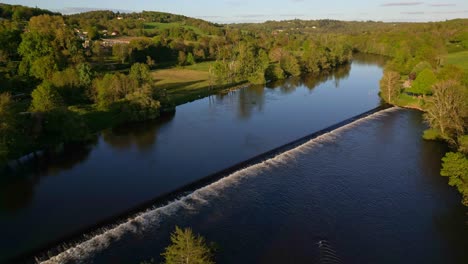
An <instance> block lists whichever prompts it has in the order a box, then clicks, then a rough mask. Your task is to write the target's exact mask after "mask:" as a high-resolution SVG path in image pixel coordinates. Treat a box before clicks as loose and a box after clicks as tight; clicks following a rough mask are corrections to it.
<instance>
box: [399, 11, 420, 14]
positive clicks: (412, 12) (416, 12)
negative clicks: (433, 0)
mask: <svg viewBox="0 0 468 264" xmlns="http://www.w3.org/2000/svg"><path fill="white" fill-rule="evenodd" d="M400 13H401V14H404V15H424V12H420V11H410V12H400Z"/></svg>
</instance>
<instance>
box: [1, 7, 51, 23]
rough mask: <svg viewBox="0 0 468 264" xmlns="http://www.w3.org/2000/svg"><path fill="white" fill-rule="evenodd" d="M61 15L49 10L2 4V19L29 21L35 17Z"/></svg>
mask: <svg viewBox="0 0 468 264" xmlns="http://www.w3.org/2000/svg"><path fill="white" fill-rule="evenodd" d="M44 14H47V15H60V13H54V12H52V11H49V10H45V9H40V8H37V7H27V6H21V5H8V4H2V3H0V18H3V19H12V20H17V21H21V20H26V21H27V20H29V19H30V18H31V17H33V16H39V15H44Z"/></svg>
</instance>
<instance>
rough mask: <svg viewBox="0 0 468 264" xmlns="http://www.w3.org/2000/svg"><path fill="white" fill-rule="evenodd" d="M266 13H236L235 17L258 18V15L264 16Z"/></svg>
mask: <svg viewBox="0 0 468 264" xmlns="http://www.w3.org/2000/svg"><path fill="white" fill-rule="evenodd" d="M266 16H267V15H265V14H241V15H237V16H236V17H241V18H259V17H266Z"/></svg>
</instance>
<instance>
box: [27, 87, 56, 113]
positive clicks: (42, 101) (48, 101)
mask: <svg viewBox="0 0 468 264" xmlns="http://www.w3.org/2000/svg"><path fill="white" fill-rule="evenodd" d="M31 97H32V101H31V107H30V109H31V111H33V112H49V111H52V110H55V109H57V108H59V107H61V106H63V100H62V97H61V96H60V94H59V93H58V91H57V90H56V89H55V88H54V87H52V84H50V83H49V82H43V83H42V84H40V85H39V86H38V87H37V88H36V89H35V90H34V91H33V92H32V94H31Z"/></svg>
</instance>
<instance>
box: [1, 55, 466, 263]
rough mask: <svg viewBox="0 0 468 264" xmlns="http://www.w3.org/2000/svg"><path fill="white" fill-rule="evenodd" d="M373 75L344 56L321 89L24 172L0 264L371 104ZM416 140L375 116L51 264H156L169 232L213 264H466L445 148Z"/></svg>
mask: <svg viewBox="0 0 468 264" xmlns="http://www.w3.org/2000/svg"><path fill="white" fill-rule="evenodd" d="M383 63H384V61H383V59H382V58H380V57H369V56H365V57H364V56H358V57H357V58H356V59H355V60H354V61H353V63H352V64H351V65H348V66H346V67H342V68H340V69H339V70H338V71H336V72H334V73H332V74H330V75H328V76H322V77H305V78H303V79H289V80H287V81H285V82H282V83H272V84H269V85H267V87H263V86H258V87H249V88H243V89H240V90H236V91H232V92H229V93H225V94H219V95H216V96H212V97H208V98H204V99H201V100H197V101H195V102H192V103H188V104H185V105H182V106H179V107H178V108H177V112H176V113H175V114H173V115H170V116H165V117H164V118H162V119H160V120H158V121H155V122H150V123H145V124H139V125H131V126H126V127H121V128H118V129H113V130H109V131H104V132H103V133H102V134H101V135H100V136H99V137H98V138H96V141H95V142H92V143H90V144H87V145H81V146H72V147H67V148H65V150H64V152H63V153H60V154H59V155H56V156H53V155H51V156H48V157H42V158H40V159H39V160H36V161H34V162H32V163H31V164H25V165H24V168H23V169H22V170H20V171H17V172H15V173H14V174H12V175H5V177H2V178H3V179H2V181H1V182H0V224H1V226H2V232H1V235H0V262H1V261H6V260H7V259H9V258H11V257H13V256H17V255H19V254H24V253H27V252H29V251H31V250H33V249H36V248H40V247H42V246H44V245H46V244H48V243H50V242H52V241H55V240H57V239H60V238H63V237H65V236H67V235H69V234H72V233H74V232H76V231H78V230H81V229H83V228H86V227H90V226H93V225H94V224H95V223H96V222H99V221H101V220H104V219H108V218H109V217H112V216H114V215H116V214H119V213H121V212H122V211H126V210H128V209H130V208H133V207H135V206H137V205H139V204H141V203H143V202H145V201H148V200H151V199H153V198H155V197H158V196H159V195H162V194H164V193H167V192H170V191H172V190H174V189H176V188H178V187H180V186H182V185H185V184H187V183H190V182H193V181H196V180H198V179H201V178H203V177H204V176H206V175H209V174H211V173H214V172H217V171H220V170H222V169H224V168H226V167H229V166H231V165H233V164H235V163H238V162H241V161H243V160H246V159H248V158H250V157H253V156H255V155H258V154H260V153H263V152H265V151H268V150H270V149H273V148H275V147H277V146H279V145H282V144H285V143H288V142H290V141H293V140H295V139H297V138H300V137H303V136H305V135H308V134H310V133H312V132H315V131H318V130H320V129H323V128H326V127H328V126H330V125H333V124H335V123H337V122H340V121H342V120H345V119H347V118H349V117H352V116H355V115H357V114H360V113H362V112H365V111H367V110H370V109H372V108H374V107H376V106H378V105H380V100H379V98H378V82H379V80H380V78H381V76H382V65H383ZM424 129H425V126H424V125H423V123H422V117H421V114H420V113H418V112H415V111H410V110H403V109H396V108H391V109H388V110H383V111H381V112H379V113H377V114H374V115H372V116H370V117H367V118H364V119H361V120H360V121H357V122H355V123H351V124H350V125H346V126H345V127H342V128H339V129H338V130H335V131H333V132H331V133H328V134H325V135H323V136H321V137H319V138H317V139H314V140H311V141H309V142H306V143H304V144H303V145H301V146H299V147H296V148H294V149H292V150H290V151H287V152H285V153H281V154H279V155H278V156H277V157H275V158H272V159H269V160H266V161H264V162H262V163H259V164H257V165H253V166H250V167H247V168H245V169H243V170H241V171H238V172H235V173H233V174H231V175H229V176H228V177H226V178H223V179H221V180H219V181H218V182H215V183H213V184H211V185H208V186H206V187H203V188H201V189H199V190H197V191H196V192H194V193H192V194H186V195H187V196H183V195H181V196H180V197H181V198H179V199H178V200H175V201H173V202H169V203H168V205H167V206H164V207H158V208H154V209H150V210H148V211H146V212H144V213H142V214H140V215H139V216H137V217H135V218H132V219H129V220H128V221H122V222H120V223H118V224H116V225H113V226H109V227H108V228H107V230H100V231H97V232H96V234H95V235H94V234H93V235H88V236H87V237H86V238H82V239H80V242H79V243H78V244H77V246H71V247H70V249H69V250H67V251H65V252H63V253H61V254H59V255H58V256H57V257H56V258H52V259H51V262H52V261H55V262H59V263H62V262H70V263H74V262H86V263H139V262H140V261H143V260H147V259H150V258H152V257H154V258H156V260H159V259H158V258H159V254H160V253H161V251H162V250H163V248H164V247H165V246H167V244H168V241H169V233H170V232H171V231H172V230H173V229H174V226H175V225H179V226H184V227H185V226H188V227H192V228H193V229H194V230H195V231H196V232H197V233H200V234H202V235H204V236H205V237H206V238H207V240H209V241H211V242H214V243H216V245H217V247H218V249H219V250H218V252H217V254H216V256H217V261H218V262H219V263H288V262H294V263H315V262H317V261H320V260H322V261H323V260H326V259H327V258H332V259H335V260H336V259H338V260H339V261H340V262H339V263H468V262H467V261H468V256H467V254H468V251H467V250H466V249H467V248H468V225H467V220H468V217H467V214H466V213H467V210H466V208H465V207H463V206H462V205H461V204H460V196H459V194H458V193H457V192H456V190H454V189H453V188H451V187H449V186H448V185H447V179H445V178H443V177H440V175H439V170H440V159H441V157H442V156H443V155H444V153H445V151H447V149H446V148H445V147H444V145H442V144H439V143H435V142H426V141H423V140H422V139H421V133H422V131H423V130H424ZM319 241H322V242H321V244H322V245H326V246H324V247H319ZM324 252H325V253H324ZM327 252H328V253H327ZM330 252H331V253H330ZM43 260H47V258H44V259H43Z"/></svg>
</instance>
